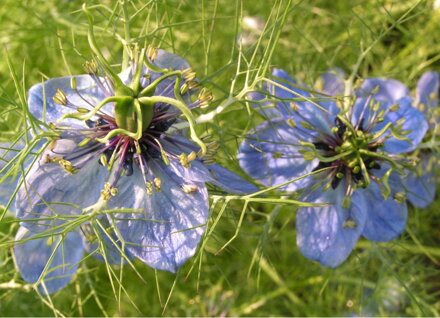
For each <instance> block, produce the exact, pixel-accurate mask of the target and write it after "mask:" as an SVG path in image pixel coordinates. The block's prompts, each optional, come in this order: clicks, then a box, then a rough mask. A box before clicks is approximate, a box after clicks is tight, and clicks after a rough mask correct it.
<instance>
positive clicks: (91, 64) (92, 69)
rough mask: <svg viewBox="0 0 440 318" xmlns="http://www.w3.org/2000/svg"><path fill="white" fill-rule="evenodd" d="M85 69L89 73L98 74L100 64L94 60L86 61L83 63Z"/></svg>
mask: <svg viewBox="0 0 440 318" xmlns="http://www.w3.org/2000/svg"><path fill="white" fill-rule="evenodd" d="M83 67H84V71H85V72H86V73H87V74H89V75H94V74H98V64H97V63H96V62H95V61H94V60H91V61H86V62H85V63H84V64H83Z"/></svg>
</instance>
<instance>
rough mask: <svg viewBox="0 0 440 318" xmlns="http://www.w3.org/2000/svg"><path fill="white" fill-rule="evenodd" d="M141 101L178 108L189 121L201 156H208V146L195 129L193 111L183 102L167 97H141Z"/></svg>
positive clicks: (193, 138) (192, 135)
mask: <svg viewBox="0 0 440 318" xmlns="http://www.w3.org/2000/svg"><path fill="white" fill-rule="evenodd" d="M139 101H140V102H141V103H142V104H150V103H153V104H155V103H165V104H170V105H173V106H175V107H177V108H178V109H179V110H180V111H181V112H182V114H183V115H184V116H185V118H186V119H187V120H188V124H189V129H190V137H191V139H192V140H193V141H194V142H195V143H196V144H197V145H198V146H199V147H200V148H201V150H202V152H201V154H202V155H205V154H206V145H205V144H204V143H203V141H202V140H201V139H200V138H199V137H198V136H197V133H196V131H195V128H194V127H195V125H196V122H195V119H194V117H193V115H192V113H191V110H190V109H189V108H188V107H187V106H186V105H185V103H184V102H182V101H181V100H177V99H174V98H170V97H165V96H151V97H141V98H139Z"/></svg>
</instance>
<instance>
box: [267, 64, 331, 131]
mask: <svg viewBox="0 0 440 318" xmlns="http://www.w3.org/2000/svg"><path fill="white" fill-rule="evenodd" d="M272 75H273V76H275V77H276V78H275V81H276V82H278V83H279V84H280V85H282V86H284V87H286V89H288V90H290V91H288V90H286V89H283V88H280V87H278V86H273V85H272V86H269V92H270V93H271V94H272V95H275V96H277V97H278V98H282V99H290V98H309V97H311V95H310V93H309V92H307V91H305V90H302V89H300V88H298V87H297V86H294V85H297V83H296V82H295V81H294V80H293V79H292V78H290V77H289V75H288V74H287V73H286V71H284V70H281V69H274V70H273V72H272ZM289 83H292V84H293V85H290V84H289ZM291 91H293V92H294V93H292V92H291ZM295 105H296V106H297V107H298V110H297V111H293V110H292V109H291V107H290V102H278V103H277V109H278V111H279V112H280V113H281V115H282V117H284V119H289V118H291V119H293V120H294V121H295V122H296V123H297V124H298V125H299V124H300V123H301V122H307V123H308V124H310V125H311V126H312V127H314V128H313V129H312V130H310V132H312V133H313V132H316V129H319V130H321V131H323V132H325V133H328V134H331V131H330V128H331V126H332V125H333V121H332V119H331V118H333V116H331V118H330V117H329V114H328V113H327V110H326V106H328V105H327V104H326V103H325V102H324V103H323V105H320V104H319V103H316V105H315V104H312V103H310V102H307V101H301V102H295Z"/></svg>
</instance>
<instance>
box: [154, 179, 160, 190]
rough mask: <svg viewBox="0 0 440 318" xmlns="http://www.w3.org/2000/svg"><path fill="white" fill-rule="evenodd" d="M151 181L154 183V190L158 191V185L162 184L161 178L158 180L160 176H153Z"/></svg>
mask: <svg viewBox="0 0 440 318" xmlns="http://www.w3.org/2000/svg"><path fill="white" fill-rule="evenodd" d="M153 183H154V190H156V192H159V191H160V186H161V184H162V180H160V178H154V179H153Z"/></svg>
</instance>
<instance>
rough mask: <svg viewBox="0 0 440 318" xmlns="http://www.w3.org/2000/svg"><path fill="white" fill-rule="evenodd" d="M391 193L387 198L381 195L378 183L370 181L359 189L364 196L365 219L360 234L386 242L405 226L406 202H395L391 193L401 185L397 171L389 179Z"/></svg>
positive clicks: (400, 187) (393, 193)
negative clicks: (363, 187) (365, 186)
mask: <svg viewBox="0 0 440 318" xmlns="http://www.w3.org/2000/svg"><path fill="white" fill-rule="evenodd" d="M389 184H390V187H391V190H392V194H391V195H390V196H389V198H388V199H387V200H385V199H384V198H383V196H382V193H381V190H380V188H379V185H378V184H377V183H376V182H372V183H371V184H370V185H369V186H368V187H367V188H366V189H360V190H358V192H361V193H362V195H363V196H365V200H366V204H367V206H366V211H367V221H366V223H365V228H364V231H363V232H362V235H363V236H364V237H366V238H367V239H369V240H371V241H376V242H387V241H389V240H392V239H394V238H396V237H397V236H398V235H399V234H400V233H402V231H403V230H404V229H405V226H406V219H407V216H408V209H407V206H406V203H405V202H403V203H397V202H396V201H395V200H394V198H393V195H395V194H396V192H398V190H400V189H402V191H403V187H402V184H401V181H400V177H399V176H398V175H397V173H392V174H391V176H390V179H389Z"/></svg>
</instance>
